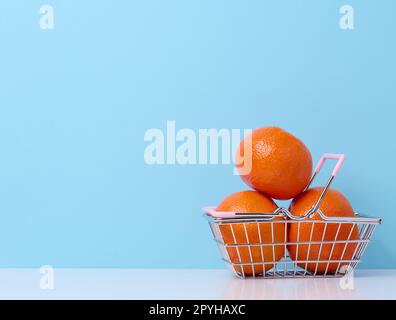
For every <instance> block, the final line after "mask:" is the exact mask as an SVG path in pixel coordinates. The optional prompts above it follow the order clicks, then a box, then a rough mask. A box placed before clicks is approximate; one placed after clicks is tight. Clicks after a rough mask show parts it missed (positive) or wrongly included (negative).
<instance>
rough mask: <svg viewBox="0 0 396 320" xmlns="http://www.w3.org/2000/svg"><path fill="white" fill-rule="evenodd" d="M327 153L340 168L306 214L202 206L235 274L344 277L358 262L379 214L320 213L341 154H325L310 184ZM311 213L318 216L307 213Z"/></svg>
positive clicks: (242, 276) (223, 256) (368, 241)
mask: <svg viewBox="0 0 396 320" xmlns="http://www.w3.org/2000/svg"><path fill="white" fill-rule="evenodd" d="M327 159H338V160H339V162H338V164H337V166H338V168H337V167H336V169H337V170H335V171H333V174H332V176H331V178H330V179H329V181H328V183H327V185H326V187H325V188H324V189H323V193H322V194H321V196H320V198H319V199H318V201H317V203H316V204H315V206H313V207H312V208H311V210H309V211H308V212H307V213H306V214H305V215H304V216H293V215H292V213H291V212H290V211H288V210H287V209H285V208H279V209H278V210H277V211H276V212H273V213H254V214H252V213H249V214H246V213H221V212H220V213H219V212H217V211H216V208H214V207H209V208H205V209H204V212H205V217H206V218H207V220H208V222H209V226H210V229H211V231H212V234H213V237H214V240H215V242H216V243H217V245H218V247H219V250H220V252H221V255H222V258H223V260H224V261H225V262H226V263H228V264H229V266H230V268H231V270H232V271H233V273H234V274H235V275H236V276H237V277H240V278H247V277H253V278H259V277H260V278H309V277H342V276H345V275H346V274H348V273H350V272H351V271H353V270H354V269H355V268H356V266H357V265H358V264H359V263H360V261H361V258H362V256H363V254H364V252H365V250H366V248H367V246H368V244H369V243H370V241H371V238H372V235H373V233H374V231H375V229H376V227H377V225H378V224H380V223H381V219H376V218H366V217H362V216H360V215H359V214H357V213H356V215H355V217H348V218H347V217H327V216H326V215H324V214H323V212H322V211H321V210H320V205H321V203H322V201H323V199H324V197H325V196H326V193H327V191H328V189H329V188H330V186H331V184H332V182H333V180H334V178H335V176H336V175H337V173H338V170H339V169H340V167H341V166H342V163H343V161H344V156H343V155H324V156H323V157H322V159H321V161H320V163H319V165H318V166H317V168H316V170H315V174H314V175H313V177H312V179H311V183H310V184H309V185H311V184H312V181H313V180H314V179H315V177H316V175H317V173H318V172H319V171H320V169H321V167H322V166H323V163H324V162H325V160H327ZM308 187H309V186H308ZM308 187H307V188H308ZM314 215H318V216H317V217H319V218H320V219H317V218H316V219H311V218H312V217H313V216H314ZM291 230H293V232H294V234H293V237H291V236H290V235H291ZM291 238H293V241H291ZM329 239H331V240H329Z"/></svg>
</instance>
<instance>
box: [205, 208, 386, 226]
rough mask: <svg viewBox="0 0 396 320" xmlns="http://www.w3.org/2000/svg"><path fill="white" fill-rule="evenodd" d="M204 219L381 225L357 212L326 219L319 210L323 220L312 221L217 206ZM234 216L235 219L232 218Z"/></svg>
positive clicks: (282, 212) (283, 210)
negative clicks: (222, 209)
mask: <svg viewBox="0 0 396 320" xmlns="http://www.w3.org/2000/svg"><path fill="white" fill-rule="evenodd" d="M202 210H203V212H204V217H205V218H206V219H207V220H209V221H211V222H215V223H248V222H273V223H285V222H287V223H296V222H309V223H324V222H326V223H356V224H358V223H367V224H381V223H382V219H381V218H371V217H368V216H364V215H361V214H359V213H358V212H355V216H354V217H348V218H346V217H326V216H324V215H323V213H322V212H321V211H320V209H319V210H318V213H319V214H320V216H321V217H322V218H323V220H316V219H310V218H306V217H302V219H297V218H296V217H294V216H293V215H292V214H291V213H290V211H289V210H287V209H286V208H283V207H280V208H278V209H277V210H276V211H274V212H263V213H254V214H252V213H239V212H224V211H216V207H215V206H209V207H204V208H203V209H202ZM215 214H220V215H221V214H224V215H225V217H219V216H216V215H215ZM232 215H234V216H235V217H231V216H232ZM276 218H283V219H284V220H275V219H276Z"/></svg>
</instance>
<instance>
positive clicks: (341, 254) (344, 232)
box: [288, 188, 359, 275]
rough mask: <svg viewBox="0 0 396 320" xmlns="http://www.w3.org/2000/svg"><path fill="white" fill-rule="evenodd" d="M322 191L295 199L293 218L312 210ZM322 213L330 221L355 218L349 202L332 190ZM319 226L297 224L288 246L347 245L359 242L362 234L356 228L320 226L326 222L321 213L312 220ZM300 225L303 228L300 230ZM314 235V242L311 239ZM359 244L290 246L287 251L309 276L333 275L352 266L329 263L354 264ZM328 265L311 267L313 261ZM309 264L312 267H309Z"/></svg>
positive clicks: (320, 189) (304, 194) (294, 224)
mask: <svg viewBox="0 0 396 320" xmlns="http://www.w3.org/2000/svg"><path fill="white" fill-rule="evenodd" d="M322 191H323V188H313V189H309V190H307V191H306V192H304V193H302V194H301V195H299V196H298V197H297V198H295V199H294V200H293V202H292V204H291V206H290V211H291V213H292V214H293V215H296V216H303V215H305V213H306V212H307V211H308V210H309V209H310V208H312V207H313V206H314V205H315V204H316V202H317V200H318V199H319V196H320V194H321V193H322ZM320 209H321V211H322V212H323V214H325V215H326V216H328V217H353V216H354V215H355V213H354V211H353V208H352V206H351V204H350V203H349V201H348V200H347V199H346V198H345V196H343V195H342V194H341V193H340V192H338V191H336V190H331V189H329V190H328V191H327V194H326V196H325V198H324V199H323V202H322V204H321V206H320ZM309 220H314V221H319V222H316V223H315V222H313V223H309V222H302V223H298V222H294V223H291V224H290V225H289V228H288V242H292V243H298V242H311V241H312V242H321V241H345V240H348V239H349V240H359V231H358V228H357V226H356V225H354V224H348V223H346V224H345V223H344V224H339V223H328V224H327V226H326V225H325V223H323V222H321V221H323V219H322V218H321V217H320V216H319V214H318V213H315V215H314V216H313V217H312V218H311V219H309ZM298 225H300V227H298ZM311 234H312V238H311ZM356 248H357V244H356V243H349V244H346V243H345V242H344V243H337V244H334V245H333V244H332V243H329V244H324V245H322V246H321V245H320V244H311V245H308V244H299V245H289V246H288V250H289V253H290V256H291V258H292V260H294V261H300V263H297V264H298V266H300V267H302V268H304V269H307V270H308V271H310V272H313V273H315V272H317V274H319V275H323V274H334V273H335V272H336V271H337V270H339V271H340V270H342V269H341V268H342V267H343V266H347V265H349V263H348V262H342V263H338V262H337V263H328V261H329V260H331V261H334V260H352V259H353V255H354V253H355V251H356ZM318 260H319V261H327V262H326V263H324V262H322V263H312V261H318ZM307 261H309V263H307Z"/></svg>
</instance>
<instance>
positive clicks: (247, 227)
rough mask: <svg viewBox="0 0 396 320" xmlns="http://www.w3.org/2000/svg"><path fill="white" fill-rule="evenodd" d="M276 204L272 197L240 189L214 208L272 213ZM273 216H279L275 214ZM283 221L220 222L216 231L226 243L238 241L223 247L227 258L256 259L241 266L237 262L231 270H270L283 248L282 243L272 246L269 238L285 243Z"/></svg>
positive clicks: (246, 272) (249, 273)
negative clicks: (240, 190) (236, 245)
mask: <svg viewBox="0 0 396 320" xmlns="http://www.w3.org/2000/svg"><path fill="white" fill-rule="evenodd" d="M277 208H278V207H277V205H276V204H275V202H274V201H273V200H272V199H270V198H268V197H267V196H265V195H263V194H260V193H259V192H257V191H242V192H237V193H234V194H232V195H231V196H229V197H227V198H226V199H224V200H223V202H222V203H221V204H220V205H219V206H218V207H217V211H221V212H237V213H268V214H272V213H274V212H275V211H276V209H277ZM275 220H283V219H282V218H276V219H275ZM271 225H273V226H271ZM285 225H286V224H285V223H281V222H276V223H272V222H264V223H257V222H252V223H245V224H243V223H235V224H227V223H224V224H220V225H219V229H220V233H221V235H222V237H223V241H224V243H225V244H226V245H227V244H239V245H242V246H239V247H232V246H231V247H227V253H228V256H229V258H230V261H231V262H232V263H257V264H255V265H246V266H243V267H242V268H241V266H236V267H235V271H236V272H237V273H239V274H244V275H245V276H253V275H255V276H258V275H263V273H264V271H265V272H267V271H269V270H271V269H272V268H273V267H274V266H275V263H276V262H277V261H279V260H280V259H281V258H282V257H283V255H284V252H285V245H284V244H283V245H278V246H272V243H273V242H275V243H285V240H286V232H285ZM248 244H256V245H255V246H251V247H250V249H249V246H247V245H248ZM260 244H269V245H260ZM244 245H246V246H244ZM263 262H267V263H268V262H269V264H263ZM272 262H274V263H272Z"/></svg>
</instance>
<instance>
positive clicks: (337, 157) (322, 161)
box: [315, 153, 345, 177]
mask: <svg viewBox="0 0 396 320" xmlns="http://www.w3.org/2000/svg"><path fill="white" fill-rule="evenodd" d="M330 159H331V160H338V162H337V164H336V166H335V168H334V170H333V173H332V174H331V175H332V176H334V177H336V176H337V175H338V172H339V171H340V170H341V168H342V165H343V164H344V162H345V155H344V154H333V153H325V154H324V155H323V156H322V157H321V158H320V160H319V163H318V165H317V166H316V169H315V173H316V174H318V173H319V172H320V170H321V169H322V167H323V165H324V164H325V162H326V160H330Z"/></svg>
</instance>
